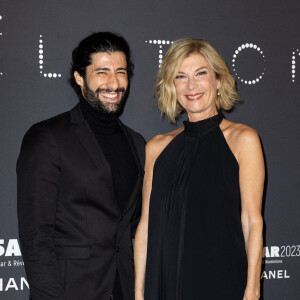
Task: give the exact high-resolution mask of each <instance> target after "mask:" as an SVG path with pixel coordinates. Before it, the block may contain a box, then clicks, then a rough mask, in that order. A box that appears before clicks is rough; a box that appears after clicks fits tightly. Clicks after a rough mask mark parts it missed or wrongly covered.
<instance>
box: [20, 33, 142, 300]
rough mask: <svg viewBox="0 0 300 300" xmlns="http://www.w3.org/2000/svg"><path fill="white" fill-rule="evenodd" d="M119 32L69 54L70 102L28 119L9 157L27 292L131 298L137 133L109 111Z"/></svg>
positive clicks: (122, 80)
mask: <svg viewBox="0 0 300 300" xmlns="http://www.w3.org/2000/svg"><path fill="white" fill-rule="evenodd" d="M132 73H133V64H132V62H131V58H130V49H129V46H128V44H127V42H126V41H125V40H124V39H123V38H122V37H120V36H118V35H115V34H112V33H108V32H99V33H94V34H92V35H90V36H89V37H87V38H85V39H84V40H83V41H81V42H80V44H79V46H78V47H77V48H75V49H74V51H73V55H72V70H71V82H72V84H73V86H74V87H75V88H77V89H78V92H79V95H80V98H81V99H80V102H79V104H78V105H77V106H75V107H74V108H73V109H72V110H71V111H69V112H66V113H63V114H61V115H58V116H56V117H54V118H51V119H49V120H46V121H43V122H40V123H38V124H35V125H33V126H32V127H31V128H30V129H29V131H28V132H27V133H26V135H25V137H24V140H23V143H22V147H21V153H20V156H19V158H18V162H17V176H18V218H19V235H20V243H21V249H22V254H23V258H24V262H25V269H26V273H27V278H28V281H29V285H30V295H31V298H30V299H32V300H50V299H51V300H54V299H55V300H109V299H114V300H119V299H122V300H132V299H134V274H133V255H132V244H131V241H132V238H133V236H134V233H135V228H136V226H137V223H138V219H139V217H140V208H141V198H140V197H141V188H142V178H143V165H144V146H145V140H144V139H143V137H142V136H141V135H139V134H138V133H136V132H134V131H133V130H131V129H130V128H128V127H127V126H125V125H123V124H122V123H121V121H120V120H119V118H118V116H119V114H120V112H121V110H122V108H123V105H124V102H125V99H126V97H127V92H128V84H129V82H130V79H131V77H132Z"/></svg>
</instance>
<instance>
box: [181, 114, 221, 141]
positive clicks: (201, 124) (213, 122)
mask: <svg viewBox="0 0 300 300" xmlns="http://www.w3.org/2000/svg"><path fill="white" fill-rule="evenodd" d="M223 118H225V117H224V115H223V113H222V112H221V111H219V112H218V114H216V115H214V116H213V117H211V118H207V119H204V120H200V121H197V122H190V121H188V120H187V121H184V122H183V124H184V132H185V133H186V134H188V135H192V136H199V135H204V134H206V133H207V132H209V131H211V130H212V129H214V128H215V127H218V126H219V125H220V124H221V122H222V120H223Z"/></svg>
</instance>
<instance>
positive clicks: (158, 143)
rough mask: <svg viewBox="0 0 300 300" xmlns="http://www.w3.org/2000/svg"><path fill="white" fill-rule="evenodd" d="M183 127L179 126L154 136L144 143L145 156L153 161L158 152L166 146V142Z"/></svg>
mask: <svg viewBox="0 0 300 300" xmlns="http://www.w3.org/2000/svg"><path fill="white" fill-rule="evenodd" d="M183 129H184V127H183V126H182V127H179V128H177V129H175V130H173V131H170V132H167V133H164V134H159V135H156V136H154V137H153V138H152V139H150V140H149V141H148V143H147V144H146V156H148V158H149V159H151V160H153V161H155V160H156V158H157V157H158V156H159V155H160V153H161V152H162V151H163V150H164V149H165V148H166V147H167V146H168V144H169V143H170V142H171V141H172V140H173V139H174V138H175V137H176V136H177V135H178V134H179V133H181V132H182V131H183Z"/></svg>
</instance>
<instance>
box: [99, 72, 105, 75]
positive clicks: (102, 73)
mask: <svg viewBox="0 0 300 300" xmlns="http://www.w3.org/2000/svg"><path fill="white" fill-rule="evenodd" d="M97 74H101V75H102V74H106V72H103V71H99V72H97Z"/></svg>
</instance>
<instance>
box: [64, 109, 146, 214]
mask: <svg viewBox="0 0 300 300" xmlns="http://www.w3.org/2000/svg"><path fill="white" fill-rule="evenodd" d="M70 114H71V122H72V123H74V124H76V125H77V128H76V129H75V133H76V135H77V136H78V138H79V140H80V142H81V144H82V145H83V147H84V148H85V150H86V151H87V153H88V154H89V156H90V157H91V159H92V160H93V162H94V164H95V165H96V166H97V168H98V169H99V170H100V171H101V172H105V174H107V178H108V179H109V180H108V184H109V185H110V188H111V190H112V193H113V194H114V198H115V199H116V200H117V198H116V194H115V189H114V184H113V179H112V173H111V168H110V165H109V163H108V161H107V159H106V157H105V155H104V153H103V151H102V149H101V147H100V145H99V143H98V141H97V139H96V137H95V136H94V134H93V132H92V129H91V128H90V126H89V124H88V122H87V121H86V120H85V118H84V117H83V114H82V112H81V109H80V106H79V104H78V105H76V106H75V107H74V108H73V109H72V110H71V111H70ZM119 124H120V127H121V129H122V131H123V133H124V135H125V137H126V139H127V141H128V144H129V146H130V149H131V151H132V154H133V156H134V159H135V162H136V164H137V169H138V177H137V181H136V183H135V186H134V188H133V190H132V193H131V195H130V197H129V199H128V201H127V203H126V206H125V209H124V211H123V214H125V213H126V212H127V211H128V210H129V209H130V208H131V206H132V205H133V204H134V203H135V201H136V200H137V194H138V193H139V192H140V189H141V184H142V178H143V172H144V171H143V166H142V163H141V161H140V159H139V156H138V153H137V149H136V145H135V143H134V141H133V138H132V136H131V135H130V133H129V132H128V130H127V128H126V126H125V125H124V124H123V123H122V122H121V121H120V120H119ZM115 202H116V206H117V207H118V208H119V211H120V207H119V205H118V203H117V201H115ZM120 212H121V211H120Z"/></svg>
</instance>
